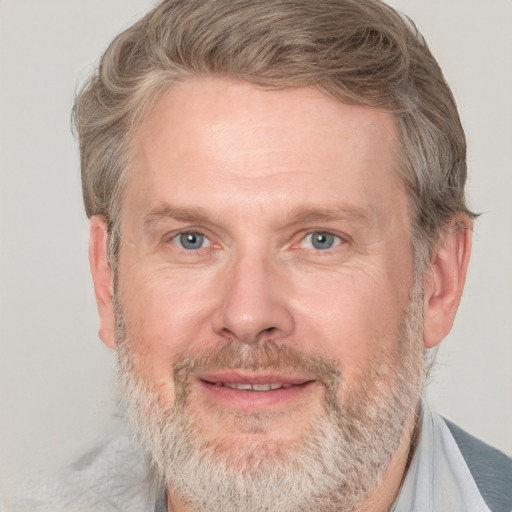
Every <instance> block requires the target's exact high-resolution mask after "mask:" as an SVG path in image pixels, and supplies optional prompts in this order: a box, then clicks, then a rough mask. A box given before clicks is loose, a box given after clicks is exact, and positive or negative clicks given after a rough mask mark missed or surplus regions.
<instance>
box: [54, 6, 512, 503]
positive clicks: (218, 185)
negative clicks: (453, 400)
mask: <svg viewBox="0 0 512 512" xmlns="http://www.w3.org/2000/svg"><path fill="white" fill-rule="evenodd" d="M75 119H76V125H77V131H78V135H79V138H80V147H81V155H82V176H83V190H84V199H85V205H86V210H87V214H88V215H89V217H90V218H91V243H90V259H91V268H92V274H93V278H94V283H95V291H96V298H97V302H98V308H99V313H100V322H101V325H100V336H101V338H102V340H103V341H104V342H105V343H106V344H107V345H109V346H111V347H112V348H115V349H116V351H117V354H118V360H119V382H120V387H121V390H122V396H123V399H124V402H125V407H126V410H127V413H128V417H129V418H130V420H131V422H132V424H133V426H134V432H135V433H136V435H137V437H138V439H139V441H140V443H141V445H142V446H143V447H144V450H145V452H146V453H147V454H148V457H149V459H147V458H146V456H145V455H144V453H143V452H142V451H140V450H139V449H138V448H137V447H136V446H135V445H133V444H132V442H131V441H130V440H128V439H126V438H120V439H115V440H113V441H112V442H111V443H110V444H109V445H108V446H106V447H104V448H103V449H102V450H101V452H99V453H94V454H91V455H90V456H88V457H86V458H84V459H82V460H81V461H80V462H79V463H78V464H77V465H75V466H74V469H73V471H72V472H70V473H68V475H67V476H66V477H65V478H64V479H63V480H62V481H61V482H59V483H58V486H59V488H60V489H59V490H58V493H60V494H61V495H64V497H63V498H61V499H60V501H59V502H58V503H57V501H55V502H53V503H51V506H52V507H54V508H52V509H57V507H60V508H61V509H63V510H150V511H152V510H159V511H162V510H168V511H174V512H182V511H190V510H197V511H217V512H221V511H222V512H230V511H233V512H234V511H274V510H275V511H290V512H291V511H306V510H307V511H310V510H315V511H363V510H371V511H385V510H395V511H410V510H418V511H420V510H421V511H425V510H436V511H441V510H465V511H480V510H482V511H483V510H509V509H510V508H511V507H512V499H511V497H510V485H509V484H510V482H511V478H510V475H511V465H510V461H509V460H508V459H507V458H506V457H505V456H503V455H502V454H500V453H498V452H496V451H494V450H493V449H491V448H488V447H486V446H484V445H483V444H481V443H480V442H478V441H475V440H473V439H470V438H469V437H468V436H467V434H465V433H463V432H462V431H460V429H458V428H457V427H455V426H453V425H448V424H447V423H445V422H444V420H442V419H441V418H440V417H439V416H438V415H437V414H436V413H435V412H433V411H431V409H430V408H429V406H428V404H426V403H425V402H423V401H422V400H421V394H422V389H423V386H424V381H425V376H426V372H427V369H428V365H429V363H430V359H431V358H430V354H429V353H428V352H426V349H433V348H435V347H436V346H437V345H438V344H439V343H440V342H441V340H442V339H443V337H444V336H445V335H446V334H447V333H448V332H449V330H450V328H451V326H452V323H453V319H454V316H455V312H456V309H457V306H458V303H459V300H460V296H461V293H462V289H463V285H464V279H465V275H466V269H467V264H468V259H469V252H470V245H471V227H472V218H473V214H472V213H471V212H470V211H469V209H468V208H467V206H466V204H465V199H464V184H465V179H466V166H465V140H464V134H463V131H462V128H461V126H460V122H459V118H458V114H457V111H456V107H455V103H454V101H453V98H452V95H451V93H450V91H449V89H448V87H447V85H446V83H445V82H444V79H443V77H442V74H441V71H440V69H439V67H438V65H437V63H436V62H435V60H434V59H433V57H432V56H431V54H430V52H429V51H428V49H427V47H426V46H425V44H424V42H423V40H422V39H421V37H420V36H419V35H418V34H417V33H416V31H415V29H414V27H413V26H412V25H411V24H410V23H409V22H408V21H406V20H404V19H403V18H401V17H400V16H399V15H398V14H396V13H395V12H394V11H392V10H391V9H390V8H388V7H387V6H385V5H384V4H381V3H379V2H377V1H373V0H369V1H364V2H363V1H360V0H358V1H349V0H337V1H331V2H327V1H326V2H311V1H302V0H301V1H297V0H295V1H294V2H288V1H284V0H282V1H280V0H272V1H255V0H254V1H248V0H229V1H218V0H217V1H215V0H206V1H205V0H202V1H195V0H170V1H165V2H163V3H162V4H160V5H159V6H158V7H156V8H155V9H154V10H153V11H152V12H151V13H149V14H148V15H147V16H146V17H145V18H143V19H142V20H141V21H140V22H138V23H137V24H135V25H134V26H133V27H131V28H130V29H128V30H127V31H126V32H124V33H123V34H121V35H120V36H119V37H118V38H116V40H115V41H114V42H113V43H112V45H111V46H110V48H109V49H108V50H107V52H106V53H105V55H104V57H103V59H102V63H101V66H100V68H99V70H98V73H97V74H96V75H95V76H94V77H92V78H91V80H90V82H89V83H88V85H87V86H86V87H85V89H84V90H83V91H82V93H81V94H80V95H79V97H78V98H77V103H76V106H75ZM61 489H64V490H63V491H62V490H61ZM58 493H57V492H56V493H55V494H58ZM56 499H57V498H56ZM46 506H47V507H48V505H46Z"/></svg>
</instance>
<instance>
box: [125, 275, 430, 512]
mask: <svg viewBox="0 0 512 512" xmlns="http://www.w3.org/2000/svg"><path fill="white" fill-rule="evenodd" d="M417 281H419V280H417ZM422 304H423V303H422V293H421V286H420V285H419V284H418V283H417V284H415V285H414V286H413V288H412V290H411V300H410V304H409V306H408V308H407V309H406V310H405V311H404V313H403V318H402V322H401V325H400V328H399V330H398V333H397V343H396V345H395V347H394V348H395V350H394V351H393V353H391V354H390V353H386V352H384V351H382V352H380V353H378V354H375V355H374V356H373V358H372V361H371V362H370V365H369V368H368V370H367V371H366V372H365V375H364V377H363V378H362V379H361V380H360V381H359V383H358V386H357V389H352V388H353V386H352V387H351V388H350V389H349V388H347V386H346V384H345V382H344V379H343V373H342V370H341V369H340V366H339V365H338V364H336V363H335V362H333V361H331V360H329V359H327V358H325V357H317V356H310V355H305V354H302V353H299V352H298V351H296V350H295V349H293V348H291V347H289V346H287V345H286V344H284V343H283V344H279V343H278V342H273V341H269V342H266V343H262V344H255V345H253V346H247V345H242V344H241V343H237V342H226V343H223V344H220V345H219V347H216V348H215V350H213V351H211V352H209V353H207V354H204V355H201V356H199V357H197V356H189V357H186V358H183V360H182V361H180V362H178V363H177V364H176V365H175V366H174V368H173V377H174V383H175V389H176V392H175V397H176V398H175V400H174V402H173V403H172V404H166V405H164V406H162V405H160V404H159V401H158V394H157V392H156V391H154V389H153V387H152V383H151V382H146V381H144V380H142V379H140V378H139V376H138V374H139V372H138V368H137V367H136V363H135V361H136V358H134V356H133V353H132V349H131V346H130V341H129V340H130V336H129V333H128V332H127V329H126V327H125V322H124V317H123V313H122V308H121V306H120V305H119V303H117V304H116V311H117V313H116V318H117V338H118V342H117V355H118V381H119V386H120V391H121V397H122V401H123V405H124V408H125V410H126V414H127V417H128V419H129V421H130V423H131V424H132V427H133V430H134V432H135V434H136V435H137V437H138V439H139V440H140V442H141V443H142V444H143V445H144V446H145V447H146V449H147V450H148V452H149V453H150V455H151V456H152V458H153V461H154V462H155V464H156V466H157V468H158V470H159V472H160V474H161V475H162V478H163V479H164V481H165V483H166V485H167V488H168V491H169V492H170V493H171V495H172V494H177V495H178V496H179V497H180V499H181V500H183V501H184V502H185V503H187V504H188V505H189V507H190V508H191V509H192V510H194V511H197V512H243V511H246V512H301V511H304V512H306V511H307V512H311V511H312V510H314V511H316V512H349V511H354V510H356V509H357V507H358V506H360V505H361V504H362V503H363V502H364V500H365V498H366V497H368V495H370V494H371V493H372V491H374V490H375V488H376V486H377V484H378V482H379V480H380V479H381V477H382V475H383V472H384V470H385V469H386V468H387V467H388V465H389V463H390V460H391V458H392V456H393V455H394V453H395V452H396V450H397V448H398V445H399V444H400V442H401V440H402V439H403V436H404V435H407V434H410V433H408V432H405V427H406V422H407V420H408V419H409V418H410V416H411V413H412V412H413V411H414V410H415V408H416V406H417V403H418V399H419V397H420V395H421V390H422V387H423V382H424V371H423V366H424V360H423V348H422V346H423V341H422V338H423V337H422V329H423V327H422V325H423V319H422ZM198 368H244V369H252V370H257V369H276V370H283V369H286V368H294V369H299V370H300V369H301V368H302V369H307V370H308V371H311V370H313V371H314V372H315V374H316V377H317V379H318V381H319V382H321V383H322V384H323V385H324V387H325V394H324V401H323V409H324V414H323V415H321V416H319V417H314V418H312V420H311V421H310V427H309V429H308V430H307V431H306V432H304V434H303V437H302V440H301V441H302V442H300V443H297V445H294V446H292V447H283V446H280V445H279V443H277V442H272V441H270V440H266V441H255V442H253V443H246V444H243V445H242V446H240V445H238V444H237V445H236V450H235V449H233V450H230V449H229V447H226V446H218V445H217V444H216V443H215V441H214V440H213V441H212V440H209V439H205V438H203V437H202V435H201V434H200V431H199V428H198V425H197V418H195V417H194V414H193V413H191V412H190V411H189V408H188V403H189V398H188V397H189V386H188V376H189V375H190V373H191V371H193V370H196V369H198ZM340 397H341V398H340ZM203 414H206V411H203ZM236 420H237V421H238V422H239V423H240V425H242V426H243V429H244V430H245V431H246V432H258V433H261V432H266V431H271V428H272V424H271V421H269V418H268V417H267V415H266V414H265V413H252V414H251V413H248V414H243V415H240V417H238V418H236ZM212 421H214V419H212ZM269 439H271V436H269Z"/></svg>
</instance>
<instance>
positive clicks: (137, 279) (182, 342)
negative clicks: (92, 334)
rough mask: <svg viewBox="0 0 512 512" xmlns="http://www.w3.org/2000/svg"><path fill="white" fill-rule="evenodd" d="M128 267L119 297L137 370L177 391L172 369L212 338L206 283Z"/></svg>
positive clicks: (153, 381) (145, 377)
mask: <svg viewBox="0 0 512 512" xmlns="http://www.w3.org/2000/svg"><path fill="white" fill-rule="evenodd" d="M125 269H126V270H125V272H124V275H123V276H120V279H119V292H118V293H119V297H120V300H121V304H122V308H123V313H124V317H125V318H124V320H125V325H126V331H127V333H128V336H129V340H130V345H131V350H132V354H133V356H134V358H136V359H135V364H136V369H137V372H138V374H139V376H140V377H142V378H143V379H144V380H146V382H151V383H152V385H153V386H154V387H159V388H168V389H172V386H173V382H172V368H173V365H174V364H175V363H176V362H177V361H179V360H180V358H181V356H182V355H183V354H185V353H186V352H189V351H190V350H191V348H192V347H193V346H194V345H197V344H199V343H201V342H203V343H204V342H205V341H207V340H209V339H210V338H211V333H210V332H209V329H208V326H209V324H210V322H209V320H208V319H209V308H208V306H207V303H208V300H207V295H208V294H206V293H205V285H204V280H203V281H202V280H201V276H197V278H195V279H191V278H190V276H186V274H185V275H182V276H180V275H179V274H176V275H175V274H172V273H169V272H164V271H159V270H158V269H157V270H155V269H152V271H151V272H144V267H143V266H141V265H136V266H135V265H131V266H125ZM163 391H164V389H161V391H160V393H161V394H162V392H163Z"/></svg>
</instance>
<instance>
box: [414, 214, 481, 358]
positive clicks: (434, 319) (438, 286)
mask: <svg viewBox="0 0 512 512" xmlns="http://www.w3.org/2000/svg"><path fill="white" fill-rule="evenodd" d="M471 238H472V232H471V221H470V219H469V218H468V217H467V216H466V215H460V216H458V217H456V218H454V219H453V221H452V222H450V224H449V225H448V227H447V228H446V229H445V230H444V233H443V235H442V236H441V237H440V239H439V241H438V243H437V244H436V246H435V247H434V249H433V251H432V257H431V262H430V267H429V268H428V269H427V270H426V272H425V279H424V312H423V313H424V342H425V347H426V348H433V347H435V346H437V345H438V344H439V343H440V342H441V340H442V339H443V338H444V337H445V336H446V335H447V334H448V333H449V332H450V330H451V328H452V325H453V321H454V319H455V313H456V312H457V308H458V306H459V302H460V298H461V296H462V290H463V288H464V283H465V280H466V272H467V268H468V263H469V255H470V252H471Z"/></svg>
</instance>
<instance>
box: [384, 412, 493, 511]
mask: <svg viewBox="0 0 512 512" xmlns="http://www.w3.org/2000/svg"><path fill="white" fill-rule="evenodd" d="M422 406H423V407H422V421H421V430H420V433H419V438H418V442H417V445H416V449H415V451H414V455H413V457H412V460H411V463H410V465H409V468H408V470H407V474H406V476H405V478H404V480H403V482H402V486H401V488H400V491H399V494H398V496H397V498H396V500H395V503H394V504H393V506H392V507H391V509H390V511H392V512H411V511H414V512H416V511H417V512H443V511H450V512H490V509H489V508H488V507H487V505H486V504H485V502H484V500H483V498H482V496H481V494H480V492H479V490H478V487H477V485H476V483H475V480H474V479H473V477H472V475H471V473H470V471H469V468H468V466H467V464H466V461H465V460H464V458H463V456H462V454H461V452H460V450H459V447H458V446H457V443H456V442H455V439H454V438H453V436H452V434H451V432H450V430H449V429H448V427H447V425H446V423H445V422H444V420H443V419H442V418H441V416H439V415H438V414H436V413H435V412H433V411H432V410H431V408H430V407H429V406H428V405H427V404H426V403H425V402H423V404H422Z"/></svg>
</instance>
